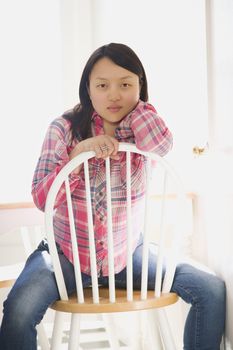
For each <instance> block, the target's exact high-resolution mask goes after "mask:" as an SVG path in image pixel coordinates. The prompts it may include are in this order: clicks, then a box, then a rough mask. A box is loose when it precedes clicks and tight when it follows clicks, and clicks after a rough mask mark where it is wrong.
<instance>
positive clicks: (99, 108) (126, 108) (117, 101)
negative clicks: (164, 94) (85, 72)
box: [89, 57, 140, 127]
mask: <svg viewBox="0 0 233 350" xmlns="http://www.w3.org/2000/svg"><path fill="white" fill-rule="evenodd" d="M89 95H90V99H91V102H92V105H93V108H94V109H95V111H96V112H97V113H98V114H99V115H100V116H101V117H102V118H103V119H104V125H107V124H111V125H112V126H114V125H115V126H116V127H117V125H118V124H119V123H120V121H121V120H122V119H123V118H124V117H125V116H126V115H127V114H128V113H129V112H131V111H132V110H133V109H134V107H135V106H136V105H137V103H138V100H139V96H140V84H139V77H138V76H137V75H136V74H134V73H132V72H130V71H129V70H127V69H125V68H122V67H121V66H118V65H116V64H115V63H114V62H113V61H111V60H110V59H109V58H106V57H104V58H101V59H100V60H99V61H98V62H97V63H96V64H95V65H94V67H93V69H92V71H91V74H90V77H89Z"/></svg>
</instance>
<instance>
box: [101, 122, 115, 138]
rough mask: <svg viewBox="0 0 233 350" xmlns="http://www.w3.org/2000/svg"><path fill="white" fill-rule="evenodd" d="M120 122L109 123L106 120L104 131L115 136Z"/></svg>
mask: <svg viewBox="0 0 233 350" xmlns="http://www.w3.org/2000/svg"><path fill="white" fill-rule="evenodd" d="M118 125H119V123H112V124H111V123H107V122H106V121H105V120H104V132H105V134H106V135H109V136H112V137H114V136H115V129H116V128H117V127H118Z"/></svg>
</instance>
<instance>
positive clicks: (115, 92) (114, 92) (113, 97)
mask: <svg viewBox="0 0 233 350" xmlns="http://www.w3.org/2000/svg"><path fill="white" fill-rule="evenodd" d="M108 98H109V100H110V101H112V102H115V101H118V100H120V98H121V95H120V91H119V89H118V88H116V87H112V88H111V89H110V90H109V95H108Z"/></svg>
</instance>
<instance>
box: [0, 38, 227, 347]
mask: <svg viewBox="0 0 233 350" xmlns="http://www.w3.org/2000/svg"><path fill="white" fill-rule="evenodd" d="M79 97H80V103H79V104H78V105H77V106H76V107H74V109H73V110H71V111H68V112H66V113H65V114H64V115H63V116H61V117H60V118H57V119H55V120H54V121H53V122H52V123H51V125H50V126H49V128H48V131H47V134H46V137H45V140H44V143H43V147H42V151H41V155H40V158H39V161H38V164H37V167H36V170H35V174H34V178H33V184H32V195H33V199H34V202H35V204H36V205H37V207H38V208H40V209H41V210H43V209H44V206H45V201H46V196H47V193H48V190H49V188H50V186H51V184H52V182H53V180H54V178H55V177H56V175H57V174H58V173H59V171H60V170H61V169H62V168H63V167H64V166H65V164H67V162H68V161H69V160H71V159H72V158H74V157H75V156H76V155H77V154H79V153H81V152H84V151H89V150H93V151H94V152H95V154H96V157H95V158H93V160H92V161H91V162H90V172H91V181H92V182H91V191H92V196H93V210H94V215H93V216H94V217H93V219H94V228H95V239H96V251H97V266H98V276H99V281H100V283H102V284H107V283H108V268H107V263H106V257H107V248H106V200H105V188H104V175H103V174H104V169H103V164H104V162H103V159H104V158H106V157H107V156H110V157H111V158H112V160H111V163H112V168H113V174H112V184H113V189H112V192H113V196H115V200H116V202H117V206H116V207H115V208H114V211H113V223H114V224H113V233H114V252H115V254H116V257H115V273H116V276H115V279H116V285H117V286H118V287H125V284H126V280H125V277H126V259H125V258H124V256H125V254H124V252H125V251H126V237H125V227H126V217H125V211H124V210H122V209H124V207H125V201H124V200H122V199H124V198H122V197H124V193H125V191H124V170H125V158H124V156H122V155H121V154H120V153H119V154H118V145H119V142H130V143H135V144H136V145H137V146H138V148H140V149H142V150H146V151H153V152H156V153H158V154H159V155H161V156H163V155H165V154H166V153H167V152H168V151H169V150H170V149H171V147H172V135H171V133H170V131H169V129H168V128H167V127H166V125H165V123H164V121H163V120H162V119H161V118H160V117H159V116H158V114H157V112H156V110H155V108H154V107H153V106H152V105H151V104H149V103H148V102H147V100H148V93H147V79H146V74H145V71H144V68H143V66H142V63H141V61H140V60H139V58H138V57H137V55H136V54H135V53H134V52H133V51H132V50H131V49H130V48H129V47H128V46H126V45H123V44H115V43H111V44H109V45H105V46H102V47H100V48H99V49H97V50H96V51H95V52H94V53H93V54H92V55H91V57H90V58H89V60H88V61H87V63H86V66H85V68H84V71H83V74H82V77H81V81H80V88H79ZM131 163H132V164H131V168H132V184H133V188H132V190H133V191H134V194H135V196H134V198H135V200H134V202H133V215H134V218H135V220H133V222H134V227H133V233H134V249H135V250H134V255H133V266H134V287H136V288H138V287H139V284H140V282H139V281H140V271H141V265H140V264H141V263H140V258H141V241H140V232H141V229H140V222H139V221H138V219H139V218H140V217H141V215H138V212H139V211H140V204H141V199H142V198H143V194H144V192H143V174H144V162H143V158H142V157H141V156H139V155H135V156H134V157H132V159H131ZM70 184H71V191H72V193H73V195H74V196H73V197H75V198H77V199H76V203H75V210H76V212H78V215H77V217H78V219H77V217H76V227H77V235H78V239H79V242H81V243H82V251H81V255H80V259H81V269H82V278H83V281H84V285H86V286H88V285H89V284H90V276H89V275H90V264H89V255H88V250H87V243H86V242H87V234H88V232H87V215H86V208H85V195H84V191H83V187H84V181H83V169H82V168H81V167H79V168H77V169H75V171H74V172H73V174H72V175H71V176H70ZM76 194H77V196H76ZM56 207H57V211H56V215H55V218H54V226H55V234H56V241H57V244H58V251H59V256H60V260H61V264H62V268H63V271H65V273H64V275H65V276H66V285H67V288H68V290H69V292H70V293H71V292H73V291H74V290H75V285H74V271H73V265H72V256H71V242H70V235H69V229H68V228H67V225H66V222H67V210H66V200H65V196H64V193H63V191H62V190H61V191H60V192H59V195H58V197H57V199H56ZM136 219H137V220H136ZM154 259H155V255H154V254H153V253H152V251H151V252H150V260H149V271H148V280H149V286H151V287H152V286H153V280H154V276H155V268H154V266H155V264H154V263H153V262H154ZM172 291H174V292H176V293H177V294H178V295H179V296H180V297H181V298H182V299H183V300H185V301H186V302H187V303H190V304H191V308H190V311H189V314H188V317H187V320H186V324H185V330H184V349H186V350H193V349H200V350H204V349H205V350H208V349H209V350H217V349H218V350H219V348H220V342H221V338H222V334H223V330H224V320H225V286H224V283H223V281H221V280H220V279H219V278H218V277H216V276H213V275H211V274H208V273H205V272H202V271H199V270H197V269H195V268H194V267H192V266H190V265H187V264H180V265H179V266H177V269H176V273H175V278H174V283H173V286H172ZM57 299H59V294H58V290H57V287H56V282H55V279H54V274H53V269H52V265H51V259H50V255H49V251H48V247H47V244H46V242H45V241H43V242H41V244H40V245H39V247H38V249H37V250H36V251H35V252H34V253H33V254H32V255H31V256H30V257H29V258H28V260H27V263H26V265H25V268H24V270H23V271H22V273H21V275H20V276H19V278H18V280H17V281H16V283H15V285H14V287H13V288H12V290H11V292H10V294H9V296H8V298H7V300H6V301H5V302H4V317H3V321H2V326H1V332H0V348H1V349H4V350H17V349H20V350H29V349H36V330H35V326H36V325H37V324H38V323H39V322H40V321H41V319H42V318H43V316H44V314H45V312H46V310H47V308H48V307H49V305H50V304H52V303H53V302H54V301H55V300H57Z"/></svg>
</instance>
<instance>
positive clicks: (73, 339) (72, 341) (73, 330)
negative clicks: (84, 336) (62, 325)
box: [68, 314, 81, 350]
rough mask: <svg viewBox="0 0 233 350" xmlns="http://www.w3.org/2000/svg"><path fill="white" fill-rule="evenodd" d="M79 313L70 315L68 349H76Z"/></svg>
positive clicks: (77, 344) (78, 338) (78, 335)
mask: <svg viewBox="0 0 233 350" xmlns="http://www.w3.org/2000/svg"><path fill="white" fill-rule="evenodd" d="M80 321H81V315H80V314H72V315H71V324H70V335H69V346H68V350H77V349H78V346H79V340H80Z"/></svg>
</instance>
